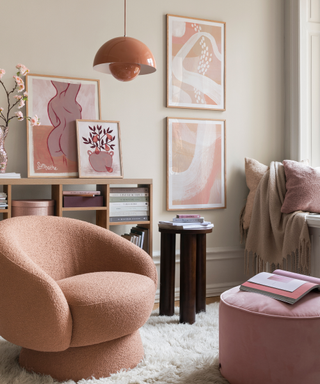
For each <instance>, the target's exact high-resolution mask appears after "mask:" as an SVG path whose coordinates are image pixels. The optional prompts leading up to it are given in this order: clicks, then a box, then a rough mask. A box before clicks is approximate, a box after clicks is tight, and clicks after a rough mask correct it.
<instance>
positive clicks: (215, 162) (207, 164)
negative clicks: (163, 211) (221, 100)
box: [167, 117, 226, 211]
mask: <svg viewBox="0 0 320 384" xmlns="http://www.w3.org/2000/svg"><path fill="white" fill-rule="evenodd" d="M225 147H226V121H225V120H219V119H186V118H173V117H168V118H167V210H168V211H191V210H204V209H219V208H226V149H225Z"/></svg>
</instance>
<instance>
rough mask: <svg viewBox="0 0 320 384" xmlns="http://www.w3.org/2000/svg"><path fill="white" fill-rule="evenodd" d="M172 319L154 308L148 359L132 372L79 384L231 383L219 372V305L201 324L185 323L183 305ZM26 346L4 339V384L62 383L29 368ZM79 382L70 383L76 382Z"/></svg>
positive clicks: (0, 364)
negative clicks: (22, 357)
mask: <svg viewBox="0 0 320 384" xmlns="http://www.w3.org/2000/svg"><path fill="white" fill-rule="evenodd" d="M175 310H176V312H175V315H174V316H172V317H168V316H159V315H158V313H159V311H158V310H155V311H153V312H152V314H151V316H150V318H149V320H148V321H147V323H146V324H145V325H144V326H143V327H142V328H141V330H140V332H141V337H142V342H143V346H144V350H145V356H144V359H143V360H142V361H141V362H140V363H139V364H138V365H137V366H136V367H135V368H133V369H132V370H129V371H122V372H119V373H116V374H114V375H111V376H110V377H108V378H102V379H95V378H92V379H89V380H80V381H78V384H118V383H119V384H120V383H121V384H140V383H148V384H152V383H156V384H160V383H161V384H208V383H210V384H228V381H227V380H226V379H224V378H223V377H222V376H221V374H220V372H219V362H218V352H219V351H218V347H219V338H218V337H219V332H218V331H219V329H218V326H219V322H218V320H219V315H218V313H219V312H218V311H219V304H218V303H213V304H210V305H208V306H207V312H203V313H200V314H198V315H197V316H196V322H195V323H194V324H192V325H190V324H179V315H178V314H179V309H178V308H176V309H175ZM19 352H20V347H17V346H15V345H13V344H11V343H8V342H7V341H5V340H4V339H2V338H0V383H1V384H57V383H58V381H56V380H54V379H52V377H50V376H41V375H37V374H35V373H29V372H26V371H25V370H24V369H22V368H21V367H20V366H19V364H18V360H17V359H18V355H19ZM74 383H75V382H74V381H73V380H68V381H65V382H64V384H74Z"/></svg>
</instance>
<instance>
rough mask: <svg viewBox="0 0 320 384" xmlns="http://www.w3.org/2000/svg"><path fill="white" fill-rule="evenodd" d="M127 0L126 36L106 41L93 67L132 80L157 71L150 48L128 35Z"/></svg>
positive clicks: (118, 78)
mask: <svg viewBox="0 0 320 384" xmlns="http://www.w3.org/2000/svg"><path fill="white" fill-rule="evenodd" d="M126 35H127V0H124V36H123V37H116V38H114V39H111V40H109V41H107V42H106V43H104V44H103V45H102V46H101V47H100V49H99V50H98V52H97V53H96V56H95V58H94V61H93V68H94V69H95V70H96V71H99V72H103V73H111V74H112V75H113V76H114V77H115V78H116V79H117V80H120V81H130V80H133V79H135V78H136V77H137V76H138V75H146V74H148V73H153V72H155V71H156V61H155V59H154V57H153V54H152V53H151V51H150V50H149V48H148V47H147V46H146V45H145V44H143V43H142V42H141V41H139V40H137V39H133V38H132V37H127V36H126Z"/></svg>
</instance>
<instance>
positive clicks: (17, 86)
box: [0, 64, 40, 129]
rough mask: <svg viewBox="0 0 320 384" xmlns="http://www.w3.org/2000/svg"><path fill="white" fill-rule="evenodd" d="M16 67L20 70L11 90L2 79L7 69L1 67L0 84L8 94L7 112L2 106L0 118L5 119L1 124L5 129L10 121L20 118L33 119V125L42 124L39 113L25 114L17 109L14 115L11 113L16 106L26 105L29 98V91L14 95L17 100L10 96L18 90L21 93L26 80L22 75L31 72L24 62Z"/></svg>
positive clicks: (20, 119)
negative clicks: (12, 99) (31, 115)
mask: <svg viewBox="0 0 320 384" xmlns="http://www.w3.org/2000/svg"><path fill="white" fill-rule="evenodd" d="M16 68H17V69H18V72H17V76H13V78H14V81H15V83H14V87H13V88H12V90H11V91H8V90H7V88H6V86H5V85H4V83H3V81H2V80H1V79H2V77H3V75H4V74H5V73H6V71H5V70H4V69H0V84H1V85H2V87H3V89H4V91H5V92H6V95H7V113H6V114H5V113H4V108H2V107H0V118H1V119H2V120H3V124H0V127H1V128H3V129H6V128H7V127H8V125H9V122H10V121H11V120H13V119H18V121H22V120H24V119H26V120H28V121H31V125H33V126H34V125H40V120H39V118H38V116H37V115H35V116H34V117H29V116H23V113H22V112H21V111H17V112H15V114H14V115H10V113H11V111H12V109H13V108H14V107H17V108H18V109H20V108H22V107H24V105H25V102H26V100H28V93H27V92H24V93H23V95H14V96H13V97H14V98H15V99H16V101H11V98H10V97H11V95H12V94H13V93H14V92H16V91H17V92H18V93H20V92H22V91H23V90H24V89H25V85H24V81H23V79H22V78H21V77H22V76H25V75H26V74H27V73H28V72H29V69H28V68H27V67H25V66H24V65H23V64H18V65H17V66H16Z"/></svg>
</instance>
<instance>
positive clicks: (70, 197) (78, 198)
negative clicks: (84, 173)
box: [62, 191, 103, 207]
mask: <svg viewBox="0 0 320 384" xmlns="http://www.w3.org/2000/svg"><path fill="white" fill-rule="evenodd" d="M62 194H63V206H64V207H102V206H103V196H100V195H101V192H100V191H63V192H62Z"/></svg>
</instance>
